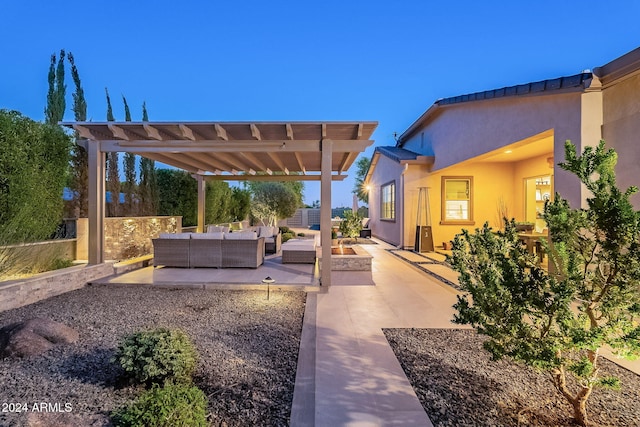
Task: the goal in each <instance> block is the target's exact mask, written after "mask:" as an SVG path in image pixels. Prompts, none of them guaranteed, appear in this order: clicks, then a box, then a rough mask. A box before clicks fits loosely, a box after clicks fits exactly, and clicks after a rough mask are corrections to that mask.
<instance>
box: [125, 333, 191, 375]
mask: <svg viewBox="0 0 640 427" xmlns="http://www.w3.org/2000/svg"><path fill="white" fill-rule="evenodd" d="M196 360H197V352H196V349H195V347H194V346H193V344H192V342H191V340H190V339H189V337H188V336H187V334H185V333H184V332H182V331H180V330H169V329H164V328H158V329H155V330H152V331H144V332H136V333H134V334H131V335H129V336H127V337H125V339H124V340H123V342H122V343H121V344H120V345H119V346H118V349H117V351H116V354H115V355H114V357H113V361H114V362H118V363H119V364H120V365H121V366H122V368H123V369H124V370H125V371H126V373H127V374H128V375H129V376H130V377H132V379H134V380H135V381H137V382H139V383H144V384H146V385H148V386H149V385H152V384H161V383H163V382H165V381H167V380H170V381H174V382H190V381H191V375H192V374H193V371H194V370H195V367H196Z"/></svg>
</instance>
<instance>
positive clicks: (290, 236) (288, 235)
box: [282, 232, 295, 243]
mask: <svg viewBox="0 0 640 427" xmlns="http://www.w3.org/2000/svg"><path fill="white" fill-rule="evenodd" d="M294 237H295V234H293V233H290V232H289V233H282V243H284V242H286V241H287V240H291V239H293V238H294Z"/></svg>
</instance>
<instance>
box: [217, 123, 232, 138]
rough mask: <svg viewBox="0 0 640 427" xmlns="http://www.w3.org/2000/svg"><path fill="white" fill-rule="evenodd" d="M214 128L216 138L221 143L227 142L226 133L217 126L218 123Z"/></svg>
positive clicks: (220, 126)
mask: <svg viewBox="0 0 640 427" xmlns="http://www.w3.org/2000/svg"><path fill="white" fill-rule="evenodd" d="M214 127H215V129H216V135H217V136H218V138H219V139H222V140H223V141H228V140H229V137H228V136H227V131H226V130H225V129H224V128H223V127H222V125H219V124H218V123H216V124H215V125H214Z"/></svg>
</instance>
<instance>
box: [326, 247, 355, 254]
mask: <svg viewBox="0 0 640 427" xmlns="http://www.w3.org/2000/svg"><path fill="white" fill-rule="evenodd" d="M331 255H356V251H354V250H353V249H352V248H345V247H343V246H338V247H337V248H331Z"/></svg>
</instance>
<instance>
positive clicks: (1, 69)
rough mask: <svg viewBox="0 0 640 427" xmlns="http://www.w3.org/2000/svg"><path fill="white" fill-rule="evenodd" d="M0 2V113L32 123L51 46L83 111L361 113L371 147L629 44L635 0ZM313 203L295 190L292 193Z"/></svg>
mask: <svg viewBox="0 0 640 427" xmlns="http://www.w3.org/2000/svg"><path fill="white" fill-rule="evenodd" d="M3 3H4V4H3V5H2V25H1V26H0V40H2V43H0V58H1V59H0V61H1V62H0V108H8V109H14V110H18V111H20V112H22V113H23V114H25V115H27V116H29V117H31V118H33V119H36V120H42V119H43V118H44V113H43V110H44V106H45V98H46V92H47V71H48V66H49V58H50V56H51V54H52V53H54V52H58V51H59V50H60V49H61V48H64V49H66V50H67V51H68V52H69V51H71V52H72V53H73V54H74V56H75V59H76V65H77V66H78V69H79V71H80V76H81V79H82V82H83V85H84V88H85V92H86V97H87V104H88V116H89V117H90V118H92V119H93V120H94V121H103V120H104V119H105V115H106V101H105V97H104V88H105V87H108V88H109V92H110V94H111V97H112V102H113V105H114V113H115V115H116V119H117V120H123V119H124V112H123V107H122V103H121V101H120V95H125V96H126V97H127V100H128V102H129V105H130V106H131V108H132V114H133V119H134V120H140V119H141V112H140V106H141V104H142V102H143V101H146V103H147V108H148V111H149V117H150V120H152V121H154V120H157V121H169V120H190V121H217V120H221V121H224V120H228V121H247V120H256V121H258V120H262V121H267V120H278V121H280V120H314V121H315V120H327V121H329V120H349V121H356V120H375V121H378V122H379V126H378V129H377V131H376V132H375V133H374V135H373V138H374V139H375V145H393V144H394V143H395V141H394V139H393V133H394V132H398V133H401V132H403V131H404V130H405V129H406V128H407V127H408V126H409V125H411V123H413V121H414V120H416V119H417V118H418V117H419V116H420V115H421V114H422V113H423V112H424V111H425V110H426V109H427V108H428V107H429V106H430V105H431V104H432V103H433V102H434V101H435V100H437V99H438V98H445V97H449V96H455V95H460V94H464V93H470V92H476V91H481V90H487V89H493V88H500V87H503V86H510V85H514V84H520V83H526V82H531V81H537V80H543V79H547V78H555V77H560V76H564V75H572V74H576V73H579V72H581V71H582V70H584V69H592V68H594V67H596V66H599V65H603V64H605V63H607V62H609V61H611V60H612V59H614V58H616V57H618V56H620V55H622V54H624V53H626V52H628V51H630V50H632V49H634V48H636V47H638V46H640V25H638V16H640V2H637V1H634V0H626V1H615V0H612V1H610V2H607V3H603V2H601V1H592V0H585V1H580V2H577V1H571V2H569V1H562V0H556V1H547V0H543V1H537V2H521V1H513V0H512V1H484V2H482V1H456V0H450V1H446V2H444V1H443V2H433V1H428V0H423V1H417V0H415V1H401V0H399V1H395V2H392V1H377V0H369V1H348V0H342V1H334V0H324V1H317V2H309V1H297V2H294V1H278V0H272V1H268V2H266V1H252V0H247V1H238V2H231V1H224V2H222V1H215V0H210V1H188V0H184V1H182V2H175V1H171V2H169V1H163V0H160V1H142V0H139V1H135V0H129V1H120V0H114V1H86V0H85V1H76V0H71V1H64V2H61V1H46V0H42V1H31V0H22V1H9V0H7V1H5V2H3ZM71 86H72V82H71V80H70V79H69V80H68V90H67V92H68V95H69V98H70V96H71V92H72V87H71ZM70 105H71V101H70V99H69V101H68V106H70ZM65 118H66V119H68V120H72V119H73V116H72V112H71V111H70V109H69V111H68V112H67V116H66V117H65ZM372 153H373V147H371V148H369V149H368V150H367V151H366V155H367V156H370V155H371V154H372ZM352 187H353V181H352V179H347V180H346V181H345V182H344V183H335V184H334V187H333V188H334V190H333V203H332V204H333V206H341V205H342V206H351V201H352V195H351V189H352ZM318 198H319V185H317V184H316V183H311V184H307V190H306V194H305V199H306V201H307V202H309V203H310V202H312V201H313V200H316V199H318Z"/></svg>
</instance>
